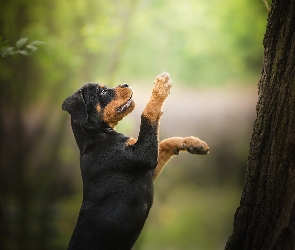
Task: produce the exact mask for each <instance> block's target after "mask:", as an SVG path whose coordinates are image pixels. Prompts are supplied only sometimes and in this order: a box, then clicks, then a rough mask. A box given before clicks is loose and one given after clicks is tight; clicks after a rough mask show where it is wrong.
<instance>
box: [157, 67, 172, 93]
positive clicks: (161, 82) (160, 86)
mask: <svg viewBox="0 0 295 250" xmlns="http://www.w3.org/2000/svg"><path fill="white" fill-rule="evenodd" d="M171 87H172V81H171V78H170V75H169V74H168V73H167V72H165V71H164V72H163V73H161V74H160V75H158V76H157V78H156V80H155V82H154V88H153V93H154V94H156V95H157V96H159V97H163V98H166V97H167V96H168V95H169V93H170V88H171Z"/></svg>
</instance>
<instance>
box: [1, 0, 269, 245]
mask: <svg viewBox="0 0 295 250" xmlns="http://www.w3.org/2000/svg"><path fill="white" fill-rule="evenodd" d="M266 22H267V9H266V7H265V6H264V4H263V2H262V1H258V0H252V1H246V0H240V1H234V0H210V1H208V0H199V1H193V0H189V1H180V0H173V1H165V0H158V1H155V0H122V1H115V0H113V1H105V0H87V1H85V0H71V1H58V0H50V1H49V0H44V1H37V0H30V1H25V0H22V1H21V0H13V1H11V0H9V1H8V0H4V1H1V8H0V36H1V46H2V48H3V47H7V46H13V47H15V46H16V45H15V43H16V42H17V41H19V39H20V38H24V37H27V38H28V41H27V43H25V44H23V48H26V47H25V46H26V44H28V43H30V42H32V41H43V42H45V43H46V44H41V45H39V46H38V51H35V52H34V53H33V54H32V55H31V56H24V55H21V54H17V55H14V56H12V57H6V58H0V80H1V82H0V97H1V100H0V101H1V107H0V110H1V113H0V118H1V123H0V136H1V142H0V145H1V146H0V149H1V151H0V159H1V162H0V163H1V165H0V167H1V169H0V185H1V186H0V188H1V189H0V191H1V193H0V194H1V207H2V209H1V211H2V212H1V213H2V216H1V221H0V222H1V224H0V225H1V226H2V232H3V233H2V234H1V235H2V237H1V241H0V244H1V245H0V248H1V249H22V250H23V249H66V247H67V244H68V242H69V239H70V236H71V233H72V231H73V228H74V226H75V223H76V220H77V216H78V212H79V208H80V204H81V199H82V193H81V188H82V183H81V176H80V170H79V152H78V148H77V146H76V144H75V140H74V138H73V135H72V131H71V128H70V119H69V115H68V114H67V113H65V112H63V111H62V110H61V104H62V101H63V100H64V99H65V98H66V97H67V96H69V95H70V94H71V93H72V92H74V91H75V90H76V89H78V88H79V87H80V86H81V85H82V84H84V83H86V82H101V83H105V84H107V85H109V86H116V85H118V84H121V83H124V82H127V83H128V84H129V85H131V87H132V88H133V89H134V99H135V101H136V103H137V107H136V109H135V111H134V112H133V113H132V114H130V115H129V116H128V117H127V118H125V119H124V120H123V121H122V122H121V124H120V125H119V126H118V128H117V130H118V131H119V132H123V133H125V134H128V135H130V136H133V137H137V134H138V130H139V121H140V114H141V112H142V110H143V108H144V105H145V103H146V102H147V100H148V98H149V96H150V92H151V88H152V84H153V81H154V79H155V77H156V76H157V75H158V74H159V73H161V72H162V71H164V70H165V71H168V72H169V73H170V75H171V77H172V80H173V88H172V89H171V95H170V96H169V98H168V99H167V101H166V103H165V106H164V115H163V118H162V121H161V130H160V137H161V139H164V138H167V137H171V136H190V135H194V136H198V137H200V138H201V139H203V140H205V141H206V142H207V143H208V144H209V146H210V148H211V150H212V151H211V153H210V154H209V155H208V156H192V155H188V154H184V153H183V154H182V155H180V156H178V157H175V158H174V159H172V160H171V161H170V162H169V166H168V167H167V168H166V169H165V170H164V172H163V173H162V174H161V176H160V177H159V179H158V180H157V181H156V183H155V200H154V205H153V207H152V210H151V213H150V215H149V218H148V220H147V222H146V225H145V228H144V230H143V232H142V234H141V236H140V238H139V240H138V242H137V244H136V246H135V247H134V250H139V249H143V250H145V249H147V250H149V249H153V250H157V249H161V250H165V249H167V250H168V249H169V250H174V249H175V250H178V249H186V250H187V249H188V250H189V249H194V250H195V249H198V250H199V249H200V250H202V249H205V250H208V249H214V250H215V249H223V248H224V246H225V242H226V241H227V238H228V237H229V236H230V235H231V232H232V223H233V215H234V212H235V209H236V208H237V206H238V204H239V199H240V195H241V189H242V185H243V180H244V173H245V168H246V162H247V155H248V149H249V142H250V138H251V132H252V125H253V121H254V119H255V105H256V101H257V83H258V81H259V78H260V71H261V66H262V55H263V46H262V39H263V35H264V32H265V27H266ZM26 49H27V51H34V50H35V48H32V47H31V48H30V47H27V48H26Z"/></svg>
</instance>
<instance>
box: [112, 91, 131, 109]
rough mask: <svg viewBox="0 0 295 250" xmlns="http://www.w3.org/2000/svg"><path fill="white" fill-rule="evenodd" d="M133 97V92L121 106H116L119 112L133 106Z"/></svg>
mask: <svg viewBox="0 0 295 250" xmlns="http://www.w3.org/2000/svg"><path fill="white" fill-rule="evenodd" d="M131 98H132V94H131V96H130V98H129V100H128V101H127V102H125V103H124V104H123V105H121V106H120V107H118V108H116V111H117V113H123V112H124V111H125V110H127V109H128V108H129V107H130V106H131V104H132V102H133V100H132V99H131Z"/></svg>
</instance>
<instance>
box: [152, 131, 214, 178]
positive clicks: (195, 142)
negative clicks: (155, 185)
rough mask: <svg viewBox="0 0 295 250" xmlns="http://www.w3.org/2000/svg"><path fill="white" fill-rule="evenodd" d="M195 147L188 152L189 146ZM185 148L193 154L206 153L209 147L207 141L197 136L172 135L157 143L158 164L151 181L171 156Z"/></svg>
mask: <svg viewBox="0 0 295 250" xmlns="http://www.w3.org/2000/svg"><path fill="white" fill-rule="evenodd" d="M190 147H193V148H195V151H194V152H190V151H189V148H190ZM185 150H187V151H188V152H190V153H194V154H208V153H209V151H210V148H209V147H208V145H207V143H206V142H204V141H202V140H200V139H199V138H197V137H193V136H191V137H185V138H182V137H172V138H168V139H166V140H163V141H161V142H160V143H159V156H158V165H157V167H156V168H155V169H154V171H153V181H155V180H156V178H157V177H158V176H159V174H160V173H161V172H162V170H163V168H164V167H165V165H166V164H167V162H168V161H169V160H170V159H171V157H172V156H174V155H175V154H178V152H179V151H185Z"/></svg>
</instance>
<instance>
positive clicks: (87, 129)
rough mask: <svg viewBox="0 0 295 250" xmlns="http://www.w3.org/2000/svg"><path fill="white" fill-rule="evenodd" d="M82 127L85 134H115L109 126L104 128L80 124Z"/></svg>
mask: <svg viewBox="0 0 295 250" xmlns="http://www.w3.org/2000/svg"><path fill="white" fill-rule="evenodd" d="M80 126H81V128H82V130H83V131H84V132H85V133H89V132H90V133H93V132H94V133H97V132H107V133H109V132H113V131H114V129H113V128H111V127H109V126H108V125H107V124H105V125H103V126H93V125H90V124H87V123H86V124H82V123H80Z"/></svg>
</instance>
